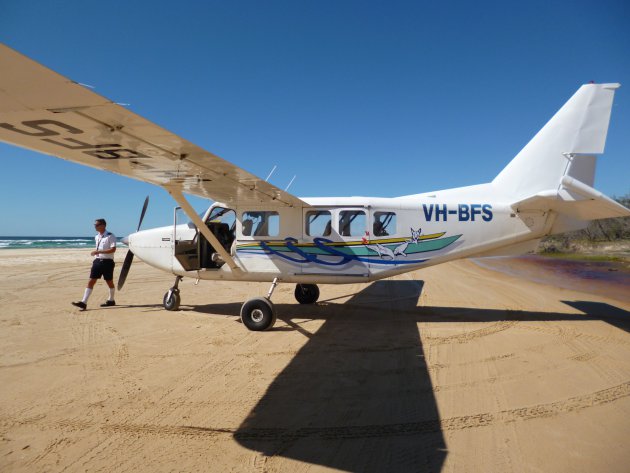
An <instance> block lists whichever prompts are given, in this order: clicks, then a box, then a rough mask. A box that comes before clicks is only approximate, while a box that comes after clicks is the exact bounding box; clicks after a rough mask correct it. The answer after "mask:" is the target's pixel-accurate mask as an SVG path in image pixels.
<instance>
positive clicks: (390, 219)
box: [372, 212, 396, 236]
mask: <svg viewBox="0 0 630 473" xmlns="http://www.w3.org/2000/svg"><path fill="white" fill-rule="evenodd" d="M395 233H396V214H395V213H394V212H374V225H373V226H372V235H374V236H389V235H394V234H395Z"/></svg>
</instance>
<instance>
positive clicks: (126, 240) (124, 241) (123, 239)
mask: <svg viewBox="0 0 630 473" xmlns="http://www.w3.org/2000/svg"><path fill="white" fill-rule="evenodd" d="M120 241H122V242H123V243H124V244H125V245H127V246H129V237H128V236H126V237H123V238H122V239H121V240H120Z"/></svg>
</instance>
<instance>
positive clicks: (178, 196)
mask: <svg viewBox="0 0 630 473" xmlns="http://www.w3.org/2000/svg"><path fill="white" fill-rule="evenodd" d="M164 188H165V189H166V191H167V192H168V193H169V194H171V196H172V197H173V199H175V201H176V202H177V203H178V204H179V206H180V207H181V208H182V209H183V210H184V212H186V215H188V218H190V219H191V220H192V222H193V223H194V224H195V225H197V229H198V230H199V231H200V232H201V234H202V235H203V236H205V237H206V239H207V240H208V241H209V242H210V244H211V245H212V247H213V248H214V250H215V251H216V252H217V253H219V254H220V255H221V258H223V261H225V262H226V263H227V264H228V266H229V267H230V268H231V269H232V271H234V272H235V273H240V272H242V271H243V269H242V268H241V267H240V266H239V265H237V264H236V261H234V258H232V256H231V255H230V254H229V253H228V252H227V251H226V250H225V248H223V245H222V244H221V243H220V242H219V240H217V237H216V236H214V233H212V232H211V231H210V229H209V228H208V227H207V226H206V224H205V223H203V221H202V220H201V218H199V215H197V213H196V212H195V209H193V208H192V206H191V205H190V204H189V203H188V201H187V200H186V197H184V194H182V193H181V192H180V190H179V189H176V188H174V187H168V186H164Z"/></svg>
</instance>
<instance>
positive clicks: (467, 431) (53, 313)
mask: <svg viewBox="0 0 630 473" xmlns="http://www.w3.org/2000/svg"><path fill="white" fill-rule="evenodd" d="M124 256H125V251H124V250H122V251H119V252H118V253H117V254H116V261H117V262H118V265H117V268H116V277H117V275H118V271H119V270H120V266H121V262H122V260H123V259H124ZM89 265H90V257H89V251H87V250H3V251H0V302H1V303H2V308H3V310H2V312H1V315H0V324H1V326H2V330H1V331H0V339H1V343H0V346H1V347H2V348H1V353H0V386H1V389H0V429H1V441H0V471H3V472H9V471H10V472H52V471H69V472H73V471H107V472H110V471H113V472H120V471H151V472H156V471H160V472H161V471H195V472H196V471H216V472H241V471H245V472H248V471H251V472H279V471H287V472H320V471H353V472H354V471H376V472H385V471H396V472H405V471H434V472H439V471H448V472H461V471H467V472H470V471H474V472H490V471H493V472H494V471H496V472H523V471H525V472H530V471H531V472H594V471H606V472H626V471H628V468H629V465H630V449H628V438H629V437H630V420H629V419H630V334H629V331H630V313H629V311H630V302H628V301H627V300H621V299H616V298H612V297H610V296H609V295H606V296H605V295H601V294H599V295H598V294H593V293H590V292H583V291H580V290H570V289H565V288H557V287H553V286H550V285H548V284H544V283H537V282H533V281H530V280H526V279H523V278H520V277H518V276H516V275H513V274H504V273H500V272H496V271H493V270H490V269H488V268H485V267H481V266H479V265H478V264H475V263H474V262H472V261H467V260H464V261H458V262H454V263H448V264H445V265H442V266H437V267H433V268H428V269H425V270H421V271H416V272H414V273H409V274H406V275H403V276H400V277H398V278H395V279H391V280H386V281H380V282H376V283H372V284H353V285H346V286H321V287H320V289H321V298H320V302H319V303H318V304H317V305H314V306H300V305H299V304H297V303H296V302H295V300H294V298H293V290H294V286H293V285H289V284H286V285H282V284H281V285H280V286H279V287H278V289H277V290H276V292H275V294H274V298H273V300H274V303H275V305H276V308H277V311H278V322H277V323H276V326H275V328H274V329H273V330H272V331H269V332H264V333H255V332H249V331H247V330H246V329H245V328H244V327H243V325H242V324H241V323H240V320H239V318H238V314H239V310H240V305H241V303H242V302H243V301H244V300H245V299H247V298H248V297H254V296H260V295H264V294H265V293H266V291H267V289H268V285H267V284H255V283H231V282H203V281H202V282H200V283H199V284H198V285H195V284H194V281H193V280H185V281H183V282H182V283H181V285H180V289H181V294H182V310H180V311H178V312H167V311H165V310H164V309H163V308H162V305H161V301H162V296H163V294H164V292H165V291H166V290H167V289H168V287H169V286H170V285H171V284H172V282H173V279H174V278H173V277H172V276H170V275H167V274H165V273H162V272H160V271H158V270H155V269H153V268H151V267H149V266H147V265H146V264H144V263H142V262H140V261H137V260H136V262H134V265H133V267H132V269H131V272H130V275H129V278H128V280H127V284H126V286H125V288H124V289H123V291H121V292H120V293H117V295H116V300H117V303H118V305H117V306H116V307H110V308H104V309H101V308H100V307H99V304H100V303H101V302H103V301H104V300H105V298H106V294H107V291H106V286H105V284H104V283H103V282H102V281H101V282H99V283H98V285H97V286H96V288H95V290H94V294H93V296H92V298H91V299H90V301H89V307H88V309H89V310H87V311H85V312H80V311H79V310H78V309H76V308H74V307H73V306H71V305H70V301H72V300H78V299H80V298H81V295H82V293H83V287H84V286H85V282H86V279H87V276H88V270H89Z"/></svg>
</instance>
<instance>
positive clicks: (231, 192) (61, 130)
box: [0, 44, 308, 206]
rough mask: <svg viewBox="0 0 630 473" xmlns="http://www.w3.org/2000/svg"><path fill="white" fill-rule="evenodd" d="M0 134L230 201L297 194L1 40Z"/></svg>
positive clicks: (269, 200)
mask: <svg viewBox="0 0 630 473" xmlns="http://www.w3.org/2000/svg"><path fill="white" fill-rule="evenodd" d="M0 71H1V73H0V140H1V141H4V142H7V143H10V144H13V145H17V146H21V147H23V148H28V149H31V150H35V151H39V152H41V153H45V154H50V155H53V156H57V157H59V158H62V159H66V160H68V161H73V162H76V163H80V164H84V165H86V166H90V167H93V168H97V169H102V170H105V171H110V172H113V173H116V174H120V175H122V176H127V177H131V178H134V179H138V180H141V181H145V182H150V183H152V184H156V185H158V186H163V187H167V188H169V189H171V190H175V191H178V192H180V193H181V192H185V193H188V194H193V195H197V196H200V197H206V198H209V199H212V200H216V201H219V202H223V203H225V204H228V205H235V204H250V205H251V204H253V205H256V204H261V203H263V204H272V205H278V206H308V204H306V203H305V202H303V201H302V200H300V199H298V198H297V197H295V196H293V195H291V194H289V193H287V192H285V191H283V190H281V189H279V188H277V187H276V186H274V185H272V184H269V183H268V182H265V181H264V180H262V179H260V178H258V177H256V176H254V175H253V174H250V173H248V172H247V171H245V170H243V169H241V168H239V167H238V166H235V165H234V164H231V163H229V162H228V161H225V160H224V159H221V158H219V157H218V156H216V155H214V154H212V153H210V152H208V151H206V150H204V149H202V148H200V147H198V146H196V145H194V144H192V143H191V142H189V141H187V140H185V139H183V138H181V137H179V136H177V135H175V134H173V133H171V132H169V131H168V130H165V129H164V128H162V127H160V126H158V125H156V124H154V123H151V122H150V121H148V120H146V119H144V118H142V117H141V116H139V115H137V114H135V113H133V112H131V111H129V110H128V109H126V108H124V107H122V106H120V105H117V104H116V103H114V102H112V101H111V100H109V99H106V98H105V97H102V96H100V95H98V94H96V93H94V92H92V91H90V90H88V89H86V88H85V87H83V86H81V85H79V84H78V83H76V82H74V81H72V80H70V79H67V78H65V77H63V76H61V75H59V74H57V73H56V72H54V71H51V70H50V69H48V68H46V67H44V66H42V65H41V64H39V63H37V62H35V61H33V60H32V59H29V58H28V57H26V56H24V55H22V54H20V53H18V52H16V51H14V50H13V49H11V48H9V47H7V46H6V45H3V44H0Z"/></svg>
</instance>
